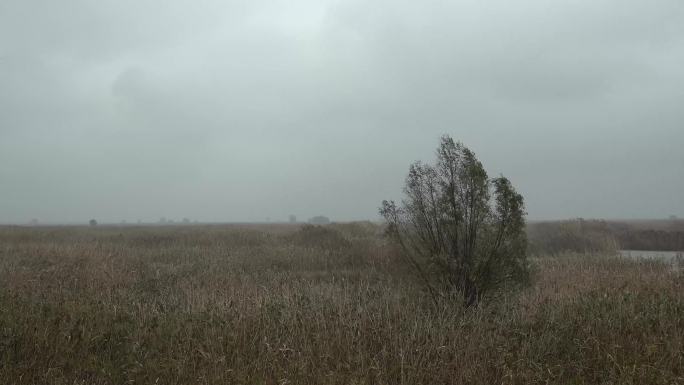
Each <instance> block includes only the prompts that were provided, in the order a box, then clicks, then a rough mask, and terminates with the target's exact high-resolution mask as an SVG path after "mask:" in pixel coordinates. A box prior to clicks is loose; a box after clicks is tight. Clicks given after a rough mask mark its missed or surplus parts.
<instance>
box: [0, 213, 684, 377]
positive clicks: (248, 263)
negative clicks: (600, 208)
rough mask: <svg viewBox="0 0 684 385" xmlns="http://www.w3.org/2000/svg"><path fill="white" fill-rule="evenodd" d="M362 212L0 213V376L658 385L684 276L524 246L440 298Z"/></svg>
mask: <svg viewBox="0 0 684 385" xmlns="http://www.w3.org/2000/svg"><path fill="white" fill-rule="evenodd" d="M381 234H382V230H381V229H380V228H379V227H378V226H376V225H374V224H371V223H352V224H332V225H327V226H323V227H319V226H305V227H300V226H298V225H264V226H229V225H225V226H188V227H183V226H178V227H133V226H131V227H107V226H97V227H55V228H50V227H45V228H20V227H3V228H0V383H3V384H17V385H18V384H55V385H60V384H64V385H66V384H69V385H71V384H124V383H137V384H154V383H159V384H217V383H221V384H230V383H234V384H460V383H470V384H492V383H507V384H528V383H549V382H550V383H614V384H628V383H634V384H644V383H651V384H658V383H660V384H673V383H681V382H683V381H684V354H683V353H682V352H683V351H684V335H683V334H682V330H684V296H683V295H682V293H683V292H684V278H683V277H682V275H681V272H679V271H674V270H673V269H671V268H670V266H669V265H668V264H666V263H662V262H660V261H657V260H648V259H638V258H637V259H627V258H620V257H617V256H614V255H599V254H578V253H558V254H557V255H555V256H545V255H537V256H536V257H534V258H532V260H531V262H532V266H533V272H532V277H531V279H532V282H531V285H530V286H529V287H528V288H527V289H524V290H523V291H521V292H518V291H516V292H510V293H507V292H503V293H499V294H497V295H496V296H492V297H489V298H484V299H483V300H482V303H481V304H480V306H478V307H475V308H470V309H465V308H464V307H463V305H462V301H459V300H451V299H449V298H440V299H439V301H441V302H440V303H439V304H438V306H435V304H434V303H433V302H432V300H431V298H430V297H429V295H428V294H427V293H426V292H425V290H424V286H423V285H422V283H421V282H420V281H419V280H417V279H416V277H415V274H413V272H412V271H411V270H410V269H409V268H408V267H407V266H405V263H403V262H402V261H401V259H400V257H399V256H398V251H397V249H396V248H395V246H393V245H392V244H391V243H389V242H388V241H387V239H386V238H384V237H382V235H381Z"/></svg>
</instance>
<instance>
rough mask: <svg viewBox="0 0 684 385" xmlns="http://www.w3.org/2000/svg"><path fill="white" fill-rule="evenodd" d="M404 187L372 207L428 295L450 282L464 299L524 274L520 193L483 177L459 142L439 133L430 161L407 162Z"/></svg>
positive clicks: (524, 278)
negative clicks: (398, 198) (398, 199)
mask: <svg viewBox="0 0 684 385" xmlns="http://www.w3.org/2000/svg"><path fill="white" fill-rule="evenodd" d="M404 192H405V194H406V199H405V200H404V201H402V203H401V205H397V204H396V203H395V202H393V201H391V202H388V201H383V203H382V207H381V208H380V214H381V215H382V216H383V217H384V218H385V220H386V221H387V230H388V234H389V235H390V236H391V237H392V238H393V239H395V240H396V241H397V242H398V243H399V244H400V245H401V247H402V249H403V251H404V255H405V256H406V258H407V259H408V261H409V262H410V263H411V265H413V266H414V268H415V269H416V271H417V272H418V273H419V275H420V276H421V277H422V279H423V281H424V282H425V284H426V285H427V286H428V288H429V289H430V291H431V293H432V295H433V296H436V295H440V294H441V293H443V292H444V290H447V291H448V290H454V289H455V290H457V291H459V292H460V293H461V294H462V295H463V297H464V301H465V304H466V305H467V306H471V305H475V304H477V303H478V301H479V298H480V297H482V296H484V295H486V294H488V293H491V292H493V291H495V290H497V289H499V288H501V287H503V286H505V285H509V284H511V283H525V282H526V281H527V279H528V263H527V258H526V248H527V239H526V234H525V219H524V216H525V211H524V203H523V197H522V196H521V195H520V194H518V193H517V192H516V191H515V189H514V188H513V186H512V184H511V183H510V181H509V180H508V179H506V178H504V177H498V178H489V177H488V176H487V173H486V172H485V170H484V167H483V166H482V164H481V163H480V161H478V160H477V158H476V156H475V154H474V153H473V152H472V151H470V150H469V149H468V148H466V147H465V146H464V145H463V144H461V143H457V142H454V141H453V139H451V138H450V137H448V136H444V137H442V140H441V143H440V146H439V148H438V149H437V161H436V163H435V164H434V165H428V164H424V163H422V162H417V163H415V164H413V165H411V167H410V168H409V174H408V176H407V178H406V187H405V189H404Z"/></svg>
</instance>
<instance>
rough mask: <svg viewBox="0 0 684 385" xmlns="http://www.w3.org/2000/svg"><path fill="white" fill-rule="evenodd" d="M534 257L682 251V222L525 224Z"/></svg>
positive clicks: (591, 221) (574, 221) (571, 221)
mask: <svg viewBox="0 0 684 385" xmlns="http://www.w3.org/2000/svg"><path fill="white" fill-rule="evenodd" d="M528 237H529V242H530V246H529V250H530V252H531V253H533V254H549V253H550V254H556V253H561V252H568V251H570V252H580V253H595V252H602V253H606V252H616V251H617V250H619V249H623V250H658V251H681V250H684V221H681V220H669V221H665V220H663V221H632V222H627V221H625V222H617V221H604V220H583V219H576V220H568V221H555V222H536V223H530V224H529V225H528Z"/></svg>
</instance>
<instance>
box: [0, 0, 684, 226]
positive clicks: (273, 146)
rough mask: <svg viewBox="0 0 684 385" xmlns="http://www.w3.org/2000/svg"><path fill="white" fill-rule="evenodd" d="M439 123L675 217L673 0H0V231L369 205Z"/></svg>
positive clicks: (678, 102)
mask: <svg viewBox="0 0 684 385" xmlns="http://www.w3.org/2000/svg"><path fill="white" fill-rule="evenodd" d="M442 134H449V135H451V136H453V137H454V138H455V139H457V140H460V141H462V142H464V144H465V145H466V146H468V147H470V148H471V149H472V150H474V151H475V152H476V154H477V155H478V157H479V158H480V159H481V161H482V162H483V163H484V165H485V167H486V168H487V170H488V172H489V173H490V175H499V174H504V175H505V176H507V177H509V178H510V179H511V180H512V182H513V184H514V185H515V186H516V187H517V188H518V190H519V191H520V192H522V194H523V195H524V197H525V199H526V204H527V209H528V212H529V218H530V219H551V218H569V217H586V218H639V217H641V218H660V217H666V216H668V215H671V214H676V215H680V216H684V1H682V0H649V1H644V0H556V1H551V0H521V1H510V0H486V1H485V0H448V1H447V0H445V1H433V0H422V1H416V0H413V1H398V0H375V1H362V0H349V1H345V0H335V1H331V0H306V1H284V0H283V1H262V0H242V1H226V0H215V1H198V0H166V1H152V0H65V1H53V0H2V1H0V223H7V222H14V223H26V222H28V221H29V220H30V219H31V218H37V219H39V220H40V221H41V222H45V223H47V222H86V221H87V220H88V219H90V218H97V219H98V220H100V221H101V222H108V221H111V222H119V221H121V220H128V221H136V220H138V219H141V220H143V221H151V220H152V221H154V220H157V219H159V218H160V217H162V216H164V217H167V218H175V219H177V220H178V219H180V218H182V217H189V218H191V219H197V220H200V221H263V220H266V218H270V219H271V220H273V221H276V220H285V219H286V218H287V215H288V214H295V215H297V216H298V217H299V218H300V219H306V218H308V217H310V216H313V215H317V214H324V215H328V216H330V217H331V218H332V219H334V220H352V219H377V217H378V216H377V207H378V206H379V205H380V202H381V200H382V199H398V198H401V189H402V185H403V180H404V177H405V175H406V172H407V170H408V166H409V164H410V163H412V162H413V161H416V160H425V161H431V160H433V159H434V150H435V148H436V146H437V144H438V140H439V137H440V135H442Z"/></svg>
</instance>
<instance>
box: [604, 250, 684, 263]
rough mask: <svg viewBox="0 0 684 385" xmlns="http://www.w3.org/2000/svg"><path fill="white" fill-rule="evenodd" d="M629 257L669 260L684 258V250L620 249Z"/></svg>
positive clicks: (622, 253)
mask: <svg viewBox="0 0 684 385" xmlns="http://www.w3.org/2000/svg"><path fill="white" fill-rule="evenodd" d="M618 252H619V253H620V255H622V256H623V257H627V258H649V259H662V260H665V261H668V262H676V261H681V260H684V251H652V250H618Z"/></svg>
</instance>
